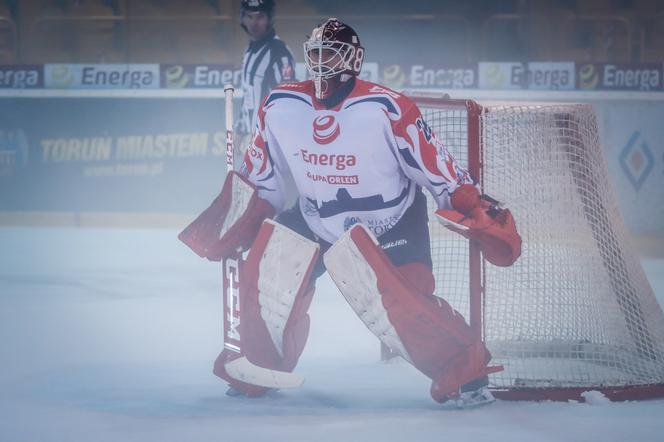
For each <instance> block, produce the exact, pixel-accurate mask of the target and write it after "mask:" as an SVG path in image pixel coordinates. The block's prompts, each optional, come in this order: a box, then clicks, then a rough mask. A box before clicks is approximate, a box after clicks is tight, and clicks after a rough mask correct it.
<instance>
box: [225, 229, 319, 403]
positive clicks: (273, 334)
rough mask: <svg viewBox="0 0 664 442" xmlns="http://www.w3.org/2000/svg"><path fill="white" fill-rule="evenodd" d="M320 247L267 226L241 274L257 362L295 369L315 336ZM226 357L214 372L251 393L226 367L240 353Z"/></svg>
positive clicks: (244, 314)
mask: <svg viewBox="0 0 664 442" xmlns="http://www.w3.org/2000/svg"><path fill="white" fill-rule="evenodd" d="M318 249H319V245H318V244H317V243H315V242H313V241H310V240H308V239H306V238H304V237H302V236H300V235H298V234H297V233H295V232H293V231H292V230H290V229H288V228H286V227H284V226H282V225H280V224H278V223H276V222H274V221H272V220H266V221H265V222H264V223H263V225H262V227H261V229H260V231H259V232H258V235H257V237H256V240H255V241H254V243H253V244H252V246H251V250H250V251H249V255H248V256H247V260H246V261H245V263H244V266H243V273H242V274H241V275H240V293H241V296H240V326H239V327H240V336H241V340H242V353H243V355H244V356H246V358H247V359H248V360H249V361H250V362H251V363H253V364H255V365H258V366H260V367H263V368H269V369H272V370H279V371H284V372H292V371H293V369H294V368H295V365H296V364H297V361H298V359H299V357H300V354H301V353H302V350H303V349H304V344H305V343H306V339H307V335H308V333H309V316H308V315H307V310H308V309H309V305H310V304H311V300H312V297H313V292H314V288H313V285H312V284H311V283H310V279H311V272H312V270H313V267H314V264H315V262H316V258H317V257H318ZM224 353H227V351H226V350H225V351H224V352H222V354H221V355H220V356H219V358H217V362H215V369H214V373H215V374H217V376H219V377H221V378H223V379H225V380H227V381H229V382H230V383H231V385H232V386H233V387H235V388H237V389H238V390H241V391H244V392H247V394H249V395H251V393H249V391H252V390H254V388H253V387H252V388H247V385H246V383H242V382H239V381H238V380H237V379H234V378H232V377H231V376H229V375H228V373H227V372H226V370H225V369H224V365H225V364H226V363H228V362H229V361H230V360H232V359H234V358H236V357H239V355H238V354H236V355H235V356H228V355H224ZM249 385H251V384H249Z"/></svg>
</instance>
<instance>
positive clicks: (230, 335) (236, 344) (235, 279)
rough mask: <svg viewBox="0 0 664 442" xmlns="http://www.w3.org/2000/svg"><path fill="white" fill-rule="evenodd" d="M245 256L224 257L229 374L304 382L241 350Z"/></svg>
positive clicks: (275, 382)
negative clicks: (261, 363)
mask: <svg viewBox="0 0 664 442" xmlns="http://www.w3.org/2000/svg"><path fill="white" fill-rule="evenodd" d="M233 92H234V88H233V86H232V85H226V86H224V99H225V104H226V106H225V107H226V121H225V123H226V167H227V170H228V172H231V171H233V169H234V162H235V146H234V142H233ZM243 263H244V260H243V258H242V253H241V252H240V251H236V252H235V253H234V254H233V255H231V256H229V257H225V258H223V259H222V260H221V271H222V290H223V296H224V300H223V318H224V320H223V323H224V334H223V339H224V348H225V349H228V350H229V351H232V352H235V353H237V354H238V358H237V359H233V360H231V361H230V362H227V363H226V364H225V365H224V368H225V369H226V372H227V373H228V374H229V376H231V377H233V378H234V379H237V380H238V381H242V382H246V383H250V384H254V385H259V386H261V387H268V388H295V387H299V386H300V385H302V383H303V382H304V378H303V377H301V376H299V375H297V374H295V373H288V372H282V371H278V370H271V369H268V368H264V367H259V366H258V365H255V364H253V363H252V362H251V361H249V360H248V359H247V358H246V357H244V356H243V352H242V335H241V332H240V311H241V310H240V308H241V301H240V298H241V293H240V272H241V271H242V265H243Z"/></svg>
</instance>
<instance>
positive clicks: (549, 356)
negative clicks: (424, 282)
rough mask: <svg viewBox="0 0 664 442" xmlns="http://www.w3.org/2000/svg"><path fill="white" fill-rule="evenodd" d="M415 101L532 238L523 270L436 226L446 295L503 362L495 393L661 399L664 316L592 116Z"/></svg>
mask: <svg viewBox="0 0 664 442" xmlns="http://www.w3.org/2000/svg"><path fill="white" fill-rule="evenodd" d="M413 98H414V99H415V101H416V102H417V103H418V105H419V107H420V109H421V110H422V112H423V114H424V116H425V119H426V120H427V122H428V124H429V125H430V126H431V127H432V128H433V130H434V132H435V134H436V136H437V137H438V139H439V140H441V141H442V142H443V143H444V144H445V146H446V147H447V148H448V149H449V150H450V151H451V152H452V154H453V155H454V156H455V158H456V159H457V160H458V161H459V162H460V163H461V164H464V165H465V166H467V167H468V169H469V170H470V171H471V174H472V175H473V176H474V177H475V179H477V180H478V182H479V184H480V186H481V188H482V190H483V192H484V193H486V194H488V195H490V196H491V197H493V198H495V199H497V200H498V201H500V202H501V203H503V204H504V206H505V207H509V208H510V209H511V211H512V213H513V214H514V217H515V219H516V223H517V227H518V228H519V231H520V233H521V236H522V238H523V253H522V256H521V258H520V259H519V260H518V261H517V263H516V264H515V265H513V266H512V267H509V268H499V267H494V266H492V265H491V264H489V263H487V262H485V261H484V260H483V259H482V257H481V254H480V252H479V250H478V249H477V248H476V246H475V245H474V244H472V243H469V242H468V241H467V240H465V239H463V238H462V237H460V236H459V235H456V234H454V233H452V232H449V231H448V230H446V229H445V228H443V227H441V226H440V225H439V224H438V223H436V222H431V223H430V225H431V233H432V255H433V260H434V273H435V275H436V279H437V281H436V283H437V288H436V294H437V295H438V296H441V297H443V298H445V299H446V300H447V301H448V302H450V304H452V306H453V307H454V308H455V309H456V310H458V311H459V312H461V313H462V314H463V315H464V317H465V318H466V319H469V320H470V323H471V327H472V328H473V330H474V331H475V332H476V333H477V334H478V335H481V336H483V338H484V339H485V341H486V343H487V346H488V347H489V349H490V350H491V352H492V354H493V361H492V362H493V363H494V364H502V365H503V366H504V367H505V370H504V371H503V372H500V373H497V374H495V375H492V376H491V377H490V386H491V388H492V389H493V390H494V394H495V395H496V396H497V397H500V398H504V399H552V400H556V399H557V400H567V399H581V400H582V398H581V393H582V392H584V391H587V390H600V391H602V392H603V393H604V394H605V395H607V396H608V397H610V398H612V399H616V400H620V399H636V398H645V397H655V396H664V315H663V314H662V310H661V308H660V306H659V304H658V302H657V300H656V298H655V296H654V294H653V291H652V289H651V287H650V285H649V283H648V281H647V279H646V277H645V275H644V272H643V270H642V268H641V264H640V261H639V259H638V257H637V256H636V254H635V253H634V251H633V249H632V246H631V245H630V241H629V237H628V234H627V231H626V228H625V226H624V223H623V221H622V218H621V216H620V213H619V210H618V207H617V202H616V201H617V200H616V198H615V196H614V193H613V191H612V187H611V184H610V182H609V179H608V172H607V168H606V164H605V161H604V158H603V153H602V149H601V147H600V144H599V137H598V131H597V123H596V119H595V115H594V112H593V110H592V107H591V106H590V105H584V104H541V103H522V104H515V103H502V104H500V103H495V104H489V103H487V104H478V103H476V102H474V101H465V100H443V99H434V98H423V97H420V98H417V97H413ZM432 210H433V208H432Z"/></svg>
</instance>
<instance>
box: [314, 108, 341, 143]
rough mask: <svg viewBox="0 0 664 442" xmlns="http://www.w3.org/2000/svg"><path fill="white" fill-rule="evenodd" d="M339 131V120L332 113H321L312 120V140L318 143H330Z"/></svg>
mask: <svg viewBox="0 0 664 442" xmlns="http://www.w3.org/2000/svg"><path fill="white" fill-rule="evenodd" d="M340 133H341V127H340V126H339V122H338V121H337V120H335V118H334V116H333V115H323V116H320V117H317V118H316V119H315V120H314V141H315V142H316V143H318V144H330V143H331V142H333V141H334V140H336V139H337V137H338V136H339V134H340Z"/></svg>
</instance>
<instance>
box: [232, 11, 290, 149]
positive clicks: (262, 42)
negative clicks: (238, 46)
mask: <svg viewBox="0 0 664 442" xmlns="http://www.w3.org/2000/svg"><path fill="white" fill-rule="evenodd" d="M274 8H275V2H274V0H242V5H241V9H240V10H241V13H240V14H241V15H240V24H241V26H242V28H243V29H244V30H245V31H246V32H247V34H248V35H249V40H250V41H249V47H248V48H247V50H246V51H245V52H244V59H243V61H242V93H243V98H242V106H241V111H240V118H239V120H238V122H237V124H236V126H235V133H236V134H237V136H238V140H240V143H238V145H239V146H240V148H241V149H244V148H245V147H244V146H243V145H244V144H246V141H245V142H242V139H243V138H245V137H248V136H250V135H251V133H252V132H253V130H254V126H255V125H256V112H257V111H258V107H259V106H260V104H261V101H262V100H263V98H264V97H265V96H266V95H267V94H268V93H269V92H270V90H271V89H272V88H273V87H274V86H276V85H278V84H279V83H282V82H286V81H293V80H295V62H294V61H293V54H292V53H291V51H290V49H288V47H287V46H286V44H285V43H284V42H283V41H282V40H280V39H279V37H277V35H276V32H275V30H274ZM245 140H246V138H245Z"/></svg>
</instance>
